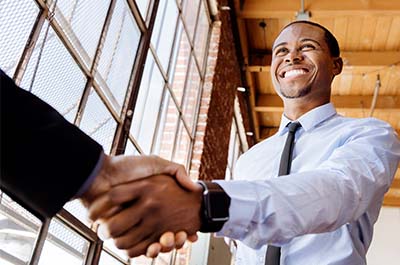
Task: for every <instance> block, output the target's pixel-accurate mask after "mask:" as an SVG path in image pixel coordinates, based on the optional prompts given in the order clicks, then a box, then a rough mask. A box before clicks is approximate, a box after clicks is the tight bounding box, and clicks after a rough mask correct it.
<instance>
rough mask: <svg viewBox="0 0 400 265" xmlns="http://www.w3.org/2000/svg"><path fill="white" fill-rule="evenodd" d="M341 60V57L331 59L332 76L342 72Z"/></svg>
mask: <svg viewBox="0 0 400 265" xmlns="http://www.w3.org/2000/svg"><path fill="white" fill-rule="evenodd" d="M342 69H343V60H342V57H335V58H333V74H334V75H338V74H340V73H341V72H342Z"/></svg>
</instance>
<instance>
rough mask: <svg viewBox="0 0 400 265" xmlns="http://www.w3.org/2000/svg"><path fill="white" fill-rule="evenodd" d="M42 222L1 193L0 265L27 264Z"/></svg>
mask: <svg viewBox="0 0 400 265" xmlns="http://www.w3.org/2000/svg"><path fill="white" fill-rule="evenodd" d="M41 225H42V224H41V222H40V220H39V219H37V218H36V217H35V216H33V215H32V214H31V213H29V212H28V211H27V210H25V209H24V208H23V207H21V206H20V205H19V204H17V203H16V202H14V201H13V200H12V199H11V198H10V197H8V196H7V195H6V194H4V193H3V192H2V191H0V264H14V263H19V264H27V263H28V262H29V260H30V259H31V255H32V251H33V247H34V245H35V242H36V239H37V236H38V233H39V229H40V227H41Z"/></svg>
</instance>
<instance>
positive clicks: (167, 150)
mask: <svg viewBox="0 0 400 265" xmlns="http://www.w3.org/2000/svg"><path fill="white" fill-rule="evenodd" d="M163 105H164V109H163V111H162V113H163V115H162V117H161V119H160V125H159V129H158V137H157V142H156V147H155V150H154V153H155V154H157V155H159V156H161V157H162V158H164V159H167V160H171V158H172V151H173V148H174V141H175V135H176V128H177V125H178V120H179V112H178V109H177V107H176V105H175V102H174V101H173V100H172V98H171V96H170V93H169V91H168V92H167V96H166V97H165V99H164V103H163Z"/></svg>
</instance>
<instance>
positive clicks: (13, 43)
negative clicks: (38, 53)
mask: <svg viewBox="0 0 400 265" xmlns="http://www.w3.org/2000/svg"><path fill="white" fill-rule="evenodd" d="M38 13H39V8H38V6H37V5H36V4H35V3H34V1H11V0H8V1H0V25H1V27H0V47H1V49H0V68H1V69H2V70H3V71H4V72H6V73H7V74H8V75H9V76H11V77H12V76H13V75H14V72H15V69H16V67H17V64H18V62H19V60H20V57H21V55H22V52H23V50H24V47H25V45H26V42H27V40H28V37H29V34H30V33H31V31H32V27H33V24H34V23H35V20H36V17H37V15H38ZM16 32H18V34H15V33H16Z"/></svg>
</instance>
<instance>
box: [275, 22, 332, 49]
mask: <svg viewBox="0 0 400 265" xmlns="http://www.w3.org/2000/svg"><path fill="white" fill-rule="evenodd" d="M321 38H324V31H323V29H321V28H319V27H317V26H314V25H311V24H307V23H294V24H292V25H289V26H288V27H287V28H285V29H283V30H282V31H281V32H280V33H279V35H278V37H277V38H276V39H275V41H274V44H273V47H276V46H277V45H279V44H280V43H285V42H288V41H298V40H302V39H315V40H320V39H321Z"/></svg>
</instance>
